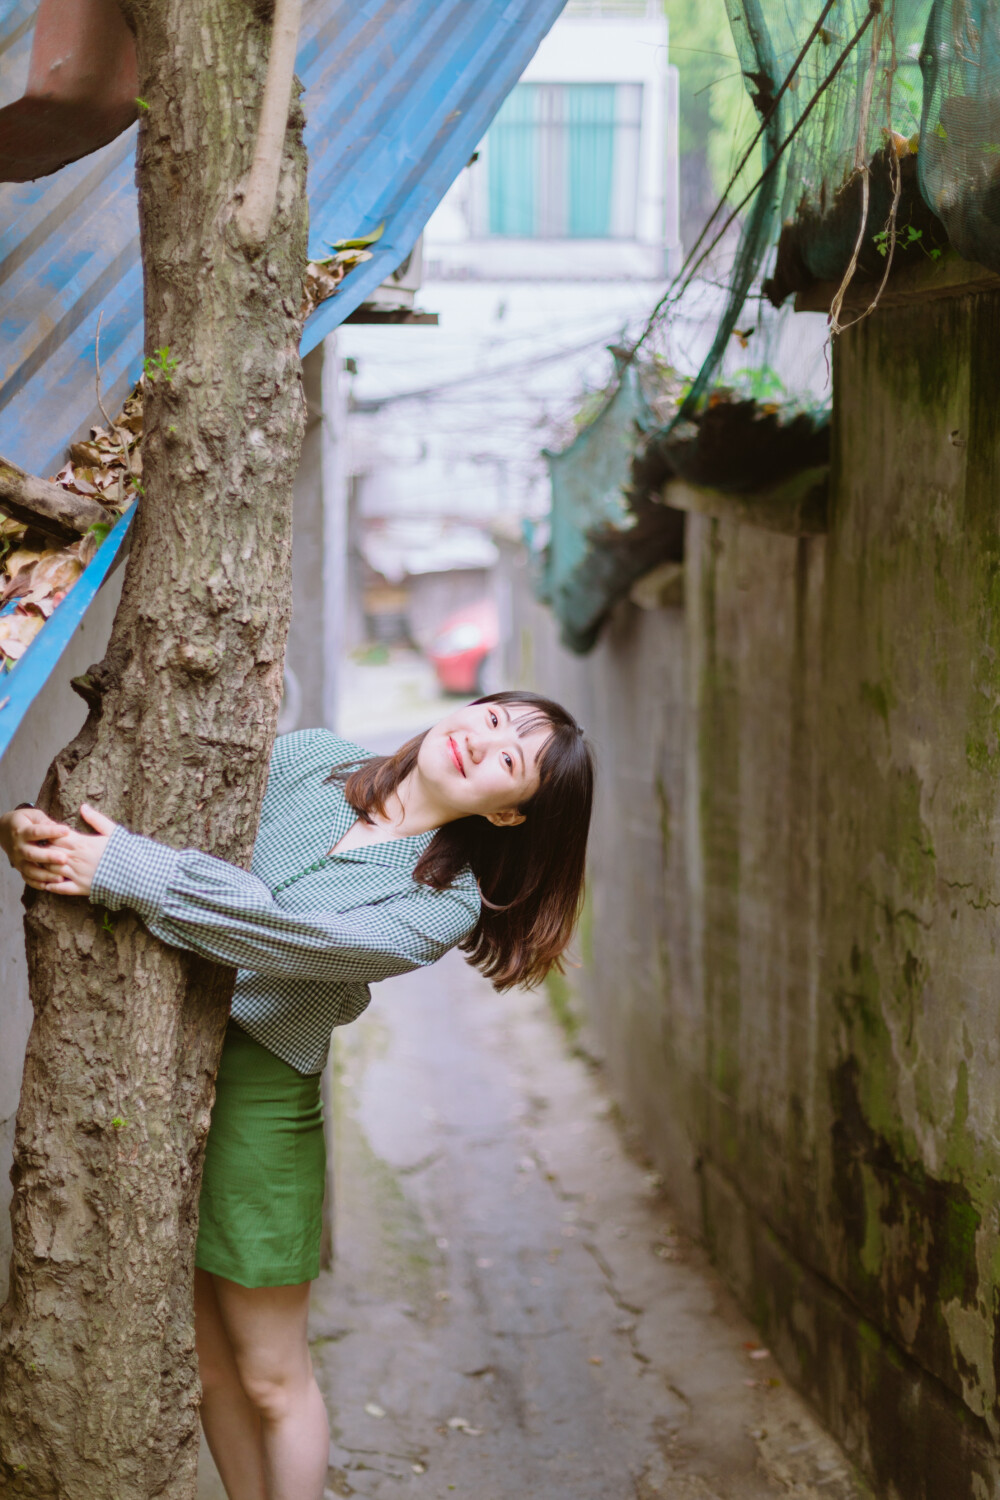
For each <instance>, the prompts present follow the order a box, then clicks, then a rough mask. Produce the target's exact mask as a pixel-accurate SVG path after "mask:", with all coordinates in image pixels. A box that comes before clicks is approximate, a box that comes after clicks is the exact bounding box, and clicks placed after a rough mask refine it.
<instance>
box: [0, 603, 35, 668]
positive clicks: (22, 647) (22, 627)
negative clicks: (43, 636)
mask: <svg viewBox="0 0 1000 1500" xmlns="http://www.w3.org/2000/svg"><path fill="white" fill-rule="evenodd" d="M44 624H45V618H44V616H43V615H40V614H37V613H35V612H32V613H31V614H21V613H20V611H17V610H15V611H14V613H13V614H10V615H4V616H2V618H0V651H2V652H3V654H4V655H5V656H7V657H9V658H10V660H11V661H17V660H18V659H19V658H20V657H22V656H23V655H24V653H25V652H26V651H27V649H28V647H29V646H30V645H31V643H32V641H33V640H34V639H35V636H36V635H37V634H38V632H39V631H40V630H41V628H42V626H43V625H44Z"/></svg>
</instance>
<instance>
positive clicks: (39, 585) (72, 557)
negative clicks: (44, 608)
mask: <svg viewBox="0 0 1000 1500" xmlns="http://www.w3.org/2000/svg"><path fill="white" fill-rule="evenodd" d="M78 547H79V543H76V544H75V545H74V546H73V547H67V548H66V549H65V550H61V551H58V552H43V553H42V555H41V557H40V558H39V559H38V561H37V563H36V564H35V566H34V567H33V568H32V570H31V579H30V588H29V590H28V592H27V593H26V594H25V596H24V602H25V603H26V604H40V603H41V602H42V600H43V599H45V598H48V596H49V595H51V594H57V593H58V594H66V593H68V591H69V590H70V589H71V588H72V587H73V585H74V583H75V582H76V580H77V579H78V578H79V576H80V574H81V573H82V572H83V567H84V565H83V562H82V560H81V558H80V557H79V554H78V552H77V548H78Z"/></svg>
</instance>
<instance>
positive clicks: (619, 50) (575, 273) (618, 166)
mask: <svg viewBox="0 0 1000 1500" xmlns="http://www.w3.org/2000/svg"><path fill="white" fill-rule="evenodd" d="M668 44H669V37H668V30H667V21H666V17H665V16H664V14H663V12H662V9H661V8H660V7H659V5H658V4H657V3H656V0H652V3H649V4H647V3H646V0H617V3H616V0H570V3H569V4H568V5H567V7H566V9H565V11H564V12H563V15H562V16H561V17H560V19H559V20H558V21H557V22H556V24H555V25H554V26H553V28H552V30H551V31H550V32H549V34H548V35H547V36H546V38H545V40H544V41H543V42H542V44H541V46H540V47H539V49H538V51H537V53H536V54H535V56H534V58H533V59H532V61H531V63H530V64H529V66H528V67H527V69H526V70H525V72H524V74H523V75H522V78H521V80H520V82H519V83H518V84H517V85H516V87H515V89H514V90H513V92H512V93H511V94H510V95H509V96H508V99H507V100H506V102H505V103H504V105H503V107H502V109H501V110H500V112H499V114H498V116H497V117H496V119H495V120H494V123H493V125H492V126H491V127H490V130H489V132H488V133H487V135H486V138H485V139H484V140H483V142H482V143H481V145H480V147H479V149H478V151H477V153H476V155H475V157H474V158H473V160H472V161H471V162H470V164H469V166H468V167H467V168H466V170H465V171H464V172H463V173H462V174H461V176H460V178H459V180H458V181H457V182H456V183H455V185H454V186H453V187H452V189H451V191H450V192H449V193H448V194H447V196H446V197H445V199H444V201H443V202H442V203H441V205H440V207H439V208H438V210H437V211H436V212H435V214H434V215H433V216H432V218H431V220H430V221H429V223H428V226H427V229H426V231H425V234H424V238H423V286H422V290H421V292H420V294H419V298H418V301H419V304H420V305H421V306H422V307H424V308H426V309H427V310H430V311H433V312H436V313H438V315H439V319H440V321H439V325H438V326H437V327H428V326H413V327H409V328H398V327H396V328H386V327H366V326H354V325H346V326H345V327H344V328H343V329H342V330H341V331H340V332H339V334H338V344H339V349H340V352H341V354H342V356H344V358H345V360H346V363H347V366H348V368H349V369H350V368H353V367H356V374H351V375H347V376H345V379H346V380H347V381H348V383H349V385H350V415H349V417H348V424H347V426H348V444H347V447H348V454H347V465H348V468H349V471H350V473H351V475H352V482H351V485H350V491H351V496H352V499H351V510H352V513H351V517H350V524H349V527H348V531H349V534H350V536H351V538H352V542H353V553H354V555H353V557H352V558H351V560H350V564H349V566H350V570H351V580H352V590H353V594H354V605H353V607H352V608H350V609H349V610H348V611H347V618H348V620H353V621H355V622H359V621H360V620H361V618H362V616H363V599H362V598H361V597H360V596H361V595H362V593H363V588H364V583H365V580H367V584H368V587H369V589H371V588H372V585H373V584H374V583H377V582H379V581H380V580H381V578H382V577H386V576H387V569H388V570H389V571H390V572H391V574H392V579H393V581H394V583H395V585H396V586H399V585H403V586H404V587H405V586H412V585H413V581H414V580H415V579H417V578H419V577H421V576H423V575H425V574H427V573H430V572H436V573H438V574H440V575H441V578H442V579H445V575H450V577H451V579H452V581H453V583H454V596H455V598H456V602H464V597H465V596H467V595H468V592H469V585H468V582H466V583H463V582H462V579H461V575H462V574H463V573H468V574H470V576H471V573H472V571H473V570H474V569H480V570H481V569H482V568H483V567H484V565H485V564H487V563H488V550H489V540H488V539H489V535H490V532H491V529H492V528H493V527H494V526H495V525H496V524H497V523H498V522H502V523H503V524H504V525H506V526H508V527H509V526H510V525H512V524H513V525H516V524H518V523H519V522H520V520H521V519H522V518H524V517H529V518H538V517H540V516H542V515H544V514H545V512H546V510H547V503H548V488H547V480H546V475H545V467H544V460H543V458H542V449H543V448H545V447H546V446H547V445H553V444H556V445H559V444H561V443H562V441H564V440H565V438H566V437H567V436H568V435H569V434H570V433H571V432H572V424H573V418H574V415H575V414H576V413H577V412H579V410H580V409H581V407H585V405H586V399H587V394H588V392H593V391H595V390H596V389H598V388H599V387H600V386H602V385H603V384H604V382H605V381H606V379H607V378H608V375H609V373H610V369H611V361H610V358H609V356H608V353H607V346H608V345H613V344H616V343H618V342H620V341H622V340H623V339H627V338H628V337H629V336H631V335H634V334H635V333H636V332H638V330H639V329H640V328H641V326H642V324H643V322H644V320H645V318H646V317H647V316H648V314H649V312H650V310H651V308H652V307H653V305H654V304H655V302H656V301H657V299H658V297H659V296H660V294H661V292H662V290H663V288H664V286H665V284H666V279H667V276H668V274H669V273H670V271H672V270H673V269H675V268H676V266H677V264H678V262H679V259H680V245H679V243H678V232H677V224H678V201H677V193H678V180H677V120H676V111H677V105H676V100H677V88H676V73H675V70H674V69H673V68H671V66H670V64H669V46H668ZM484 544H485V546H484ZM445 581H446V579H445ZM413 592H414V596H416V594H417V593H418V592H422V593H423V595H424V597H425V598H426V597H429V594H428V591H427V590H426V589H421V588H420V587H419V586H418V587H415V588H414V589H413ZM435 597H439V598H440V599H441V600H442V607H443V604H444V601H446V600H447V597H448V589H447V588H442V589H438V590H437V591H436V593H435ZM423 613H424V614H426V611H424V612H423ZM359 628H360V627H359V626H358V625H357V624H355V626H354V627H353V629H354V633H355V634H356V633H357V630H358V629H359ZM426 629H427V620H426V618H424V619H423V620H422V630H423V633H424V634H426ZM350 633H351V632H350V630H349V634H350ZM422 643H423V642H421V644H422ZM348 644H349V645H350V644H357V641H356V639H355V640H350V639H349V641H348Z"/></svg>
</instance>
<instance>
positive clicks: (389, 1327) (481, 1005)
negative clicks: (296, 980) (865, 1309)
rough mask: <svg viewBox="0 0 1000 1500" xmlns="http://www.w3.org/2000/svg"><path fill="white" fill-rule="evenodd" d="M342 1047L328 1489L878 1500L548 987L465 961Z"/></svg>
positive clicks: (403, 992)
mask: <svg viewBox="0 0 1000 1500" xmlns="http://www.w3.org/2000/svg"><path fill="white" fill-rule="evenodd" d="M335 1056H336V1081H335V1099H336V1105H335V1111H336V1123H335V1131H336V1138H337V1147H336V1173H337V1204H336V1236H337V1262H336V1267H335V1269H334V1271H333V1272H331V1273H329V1274H326V1275H324V1276H323V1277H321V1279H320V1281H319V1282H318V1284H317V1286H316V1288H315V1293H314V1299H313V1314H312V1338H313V1353H314V1358H315V1362H316V1366H317V1372H318V1376H319V1381H320V1384H321V1387H322V1389H323V1392H324V1395H325V1397H326V1400H327V1404H328V1407H329V1410H330V1414H331V1424H332V1431H333V1443H332V1445H331V1449H330V1471H329V1489H328V1492H327V1493H328V1496H329V1497H330V1500H333V1497H335V1496H351V1495H358V1496H368V1497H372V1500H389V1497H393V1500H395V1497H397V1496H413V1497H415V1500H431V1497H433V1500H451V1497H452V1496H454V1497H455V1500H515V1497H516V1500H525V1497H528V1500H659V1497H666V1500H765V1497H766V1500H771V1497H779V1496H789V1495H792V1496H797V1497H800V1500H862V1497H866V1500H867V1497H868V1496H869V1491H868V1490H867V1489H866V1488H865V1487H864V1486H863V1485H861V1484H860V1483H859V1482H858V1480H857V1479H856V1477H854V1476H853V1474H852V1471H851V1468H850V1465H849V1463H848V1462H847V1460H846V1459H845V1458H844V1456H843V1454H842V1453H841V1452H840V1450H839V1449H838V1447H837V1446H836V1444H835V1443H834V1442H833V1441H832V1440H831V1439H830V1438H829V1437H828V1436H827V1435H826V1433H825V1432H824V1431H823V1430H822V1428H821V1427H820V1426H819V1425H818V1423H817V1422H816V1421H815V1419H814V1418H813V1417H812V1416H811V1414H810V1412H809V1410H808V1408H806V1407H805V1405H804V1404H803V1403H802V1402H801V1401H800V1400H799V1399H798V1397H797V1396H796V1395H795V1394H794V1393H793V1392H792V1391H791V1390H790V1389H789V1388H788V1387H787V1386H786V1384H785V1383H784V1381H783V1379H782V1376H781V1372H780V1370H778V1369H777V1368H776V1366H775V1362H774V1360H773V1359H772V1358H771V1357H770V1356H769V1355H768V1354H766V1353H764V1352H763V1351H762V1350H761V1349H760V1348H759V1347H758V1339H757V1335H756V1334H755V1331H754V1329H753V1328H752V1327H751V1325H750V1324H749V1323H747V1322H746V1320H745V1319H744V1318H743V1317H742V1316H741V1314H740V1313H739V1312H738V1311H737V1309H736V1307H735V1306H734V1303H733V1301H732V1299H731V1298H730V1297H729V1295H728V1293H727V1292H726V1291H725V1290H724V1288H723V1287H722V1286H721V1284H720V1282H719V1281H718V1279H717V1277H716V1276H715V1274H714V1273H713V1271H712V1270H711V1268H710V1267H709V1266H708V1265H707V1263H706V1261H705V1259H704V1257H703V1255H702V1253H701V1251H700V1250H699V1249H698V1248H697V1247H696V1246H695V1245H693V1244H691V1243H690V1242H689V1241H687V1240H686V1239H685V1237H684V1236H683V1235H682V1234H680V1233H679V1232H678V1230H677V1228H676V1226H675V1224H674V1222H673V1220H672V1217H671V1213H670V1206H669V1200H668V1196H667V1192H668V1190H669V1185H667V1190H666V1191H665V1190H664V1187H663V1185H662V1184H661V1182H660V1180H659V1179H658V1178H657V1177H656V1176H655V1175H652V1174H650V1172H649V1171H648V1170H647V1169H646V1168H644V1166H643V1165H642V1163H641V1162H640V1161H638V1160H637V1159H635V1157H634V1156H633V1155H631V1154H630V1153H629V1151H628V1150H627V1148H626V1145H625V1143H624V1142H623V1138H622V1135H621V1132H620V1130H619V1128H618V1127H617V1125H616V1123H615V1117H614V1111H613V1110H612V1109H611V1107H610V1105H609V1101H608V1099H607V1098H606V1096H605V1095H604V1093H603V1092H602V1090H601V1086H600V1079H599V1076H598V1075H595V1073H594V1071H593V1070H592V1069H590V1068H589V1067H588V1066H587V1064H586V1063H585V1062H584V1061H582V1060H581V1059H579V1058H576V1057H573V1056H570V1055H569V1053H568V1051H567V1048H566V1045H565V1042H564V1038H563V1036H562V1034H561V1032H560V1031H559V1030H558V1028H557V1027H556V1025H555V1023H554V1022H553V1021H552V1020H551V1018H550V1015H549V1012H548V1009H547V1006H546V1002H545V999H544V996H543V995H528V994H515V995H508V996H497V995H496V994H495V993H494V992H493V990H492V989H491V987H490V986H489V984H488V983H486V981H485V980H483V979H481V978H480V977H479V976H478V975H477V974H476V973H475V972H474V971H473V970H471V969H469V968H468V966H467V965H466V964H465V963H464V961H463V960H462V959H461V957H460V956H458V955H457V954H452V955H450V956H449V957H448V958H447V959H445V960H444V961H443V962H442V963H440V964H438V965H437V966H436V967H434V968H433V969H431V970H429V971H426V972H424V973H419V974H413V975H408V976H406V977H405V978H402V979H396V980H392V981H390V982H389V983H387V984H384V985H380V986H378V987H377V988H376V989H375V991H374V999H373V1002H372V1006H371V1009H370V1010H369V1012H368V1013H367V1014H366V1016H364V1017H363V1018H362V1019H361V1020H360V1021H359V1022H357V1023H355V1024H354V1025H353V1026H349V1027H346V1028H345V1029H344V1030H342V1031H339V1032H338V1033H337V1034H336V1053H335ZM221 1495H222V1491H221V1487H220V1486H219V1485H218V1480H217V1479H216V1478H215V1476H214V1472H213V1471H212V1470H211V1466H210V1461H206V1462H205V1463H204V1464H203V1469H202V1479H201V1485H200V1489H199V1496H200V1500H216V1497H221Z"/></svg>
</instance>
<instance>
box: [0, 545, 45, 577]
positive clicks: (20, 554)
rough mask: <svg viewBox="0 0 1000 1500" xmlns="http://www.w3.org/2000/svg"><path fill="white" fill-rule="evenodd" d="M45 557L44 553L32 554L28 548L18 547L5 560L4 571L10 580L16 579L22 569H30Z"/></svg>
mask: <svg viewBox="0 0 1000 1500" xmlns="http://www.w3.org/2000/svg"><path fill="white" fill-rule="evenodd" d="M44 556H45V553H44V551H43V552H32V551H31V550H30V548H28V547H18V548H17V550H16V551H14V552H11V553H9V554H8V555H7V557H6V558H5V559H4V571H5V572H6V574H7V577H8V578H16V577H17V575H18V573H20V571H21V569H22V568H27V567H29V566H30V565H31V563H35V562H37V561H38V559H39V558H40V557H44Z"/></svg>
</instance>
